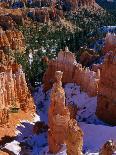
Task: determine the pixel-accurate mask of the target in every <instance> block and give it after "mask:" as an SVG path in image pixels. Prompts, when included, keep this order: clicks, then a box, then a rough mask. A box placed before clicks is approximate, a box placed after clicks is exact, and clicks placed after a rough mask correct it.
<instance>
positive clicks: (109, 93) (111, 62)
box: [96, 52, 116, 125]
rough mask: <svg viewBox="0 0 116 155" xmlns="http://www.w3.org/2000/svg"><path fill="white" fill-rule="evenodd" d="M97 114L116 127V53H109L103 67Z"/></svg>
mask: <svg viewBox="0 0 116 155" xmlns="http://www.w3.org/2000/svg"><path fill="white" fill-rule="evenodd" d="M96 114H97V116H98V117H99V118H100V119H102V120H104V121H105V122H107V123H110V124H114V125H116V52H109V53H107V55H106V57H105V62H104V64H103V65H102V69H101V76H100V83H99V91H98V104H97V111H96Z"/></svg>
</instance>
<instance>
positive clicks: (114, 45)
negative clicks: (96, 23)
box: [103, 33, 116, 53]
mask: <svg viewBox="0 0 116 155" xmlns="http://www.w3.org/2000/svg"><path fill="white" fill-rule="evenodd" d="M109 51H114V52H116V34H115V33H107V35H106V37H105V44H104V47H103V52H104V53H106V52H109Z"/></svg>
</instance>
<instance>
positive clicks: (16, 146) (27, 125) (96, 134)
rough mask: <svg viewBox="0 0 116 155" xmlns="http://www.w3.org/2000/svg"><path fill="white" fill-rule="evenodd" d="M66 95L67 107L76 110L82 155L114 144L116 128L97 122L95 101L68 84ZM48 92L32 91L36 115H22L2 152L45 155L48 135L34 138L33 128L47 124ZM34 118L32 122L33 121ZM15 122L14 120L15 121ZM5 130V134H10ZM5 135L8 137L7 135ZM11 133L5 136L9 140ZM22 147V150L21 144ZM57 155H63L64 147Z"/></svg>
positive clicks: (96, 153)
mask: <svg viewBox="0 0 116 155" xmlns="http://www.w3.org/2000/svg"><path fill="white" fill-rule="evenodd" d="M64 89H65V93H66V103H67V104H76V105H77V106H78V112H77V121H78V122H79V125H80V127H81V128H82V130H83V132H84V146H83V152H84V154H85V155H98V154H99V153H98V151H99V150H100V148H101V147H102V145H103V144H104V143H105V142H106V141H107V140H109V139H114V140H116V126H114V127H112V126H109V125H108V124H105V123H103V122H102V121H100V120H99V119H98V118H97V117H96V115H95V111H96V105H97V97H89V96H88V95H87V94H86V93H84V92H82V91H80V88H79V86H77V85H76V84H73V83H70V84H66V85H65V86H64ZM50 92H51V90H49V91H47V92H46V93H44V91H43V87H42V86H39V87H37V88H36V89H35V91H34V93H33V97H34V100H35V104H36V112H37V113H36V114H34V115H33V116H32V115H31V112H30V113H27V114H25V120H23V115H22V118H21V117H20V120H23V121H22V122H20V123H19V124H17V126H16V130H15V135H14V134H13V135H14V136H15V137H14V139H11V141H10V142H7V143H6V144H5V145H2V146H1V149H2V150H3V154H1V152H0V155H4V152H9V153H8V154H10V155H48V154H49V153H48V143H47V132H44V133H42V134H39V135H33V133H32V128H33V125H34V122H36V121H40V120H41V121H44V122H45V123H47V122H48V108H49V105H50ZM32 117H33V119H32ZM14 120H15V118H14ZM9 130H10V129H8V130H7V131H9ZM6 135H7V134H6ZM9 135H10V133H9V134H8V136H9ZM23 142H24V143H25V144H26V145H25V146H22V145H21V143H23ZM57 155H66V146H65V145H64V146H63V147H62V150H61V151H60V152H59V153H58V154H57Z"/></svg>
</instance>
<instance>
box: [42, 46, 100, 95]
mask: <svg viewBox="0 0 116 155" xmlns="http://www.w3.org/2000/svg"><path fill="white" fill-rule="evenodd" d="M57 70H61V71H62V72H63V78H62V82H63V83H64V84H65V83H76V84H77V85H80V88H81V90H83V91H85V92H87V93H88V95H89V96H96V95H97V93H98V84H99V79H100V70H99V69H98V70H97V72H94V71H91V70H90V69H89V68H83V67H82V65H81V64H79V63H77V62H76V58H75V55H74V54H73V53H71V52H70V51H69V50H68V48H66V49H65V51H60V52H59V53H58V58H57V59H55V60H50V61H49V62H48V68H47V70H46V72H45V74H44V77H43V82H44V90H48V89H50V88H51V87H52V84H53V82H54V78H53V77H54V75H55V72H56V71H57Z"/></svg>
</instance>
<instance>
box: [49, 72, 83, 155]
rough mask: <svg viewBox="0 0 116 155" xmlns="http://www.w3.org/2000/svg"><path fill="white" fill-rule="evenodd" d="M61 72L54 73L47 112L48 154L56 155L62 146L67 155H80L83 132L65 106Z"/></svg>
mask: <svg viewBox="0 0 116 155" xmlns="http://www.w3.org/2000/svg"><path fill="white" fill-rule="evenodd" d="M62 74H63V73H62V72H61V71H56V72H55V79H56V80H55V83H54V85H53V88H52V91H51V97H50V98H51V104H50V107H49V111H48V125H49V129H48V144H49V152H50V153H53V154H56V153H58V151H59V150H60V149H61V147H62V144H66V146H67V154H68V155H71V154H74V155H81V154H82V146H83V132H82V130H81V129H80V127H79V126H78V124H77V122H76V120H75V119H71V118H70V112H69V109H68V108H67V107H66V105H65V92H64V89H63V88H62V82H61V79H62Z"/></svg>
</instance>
